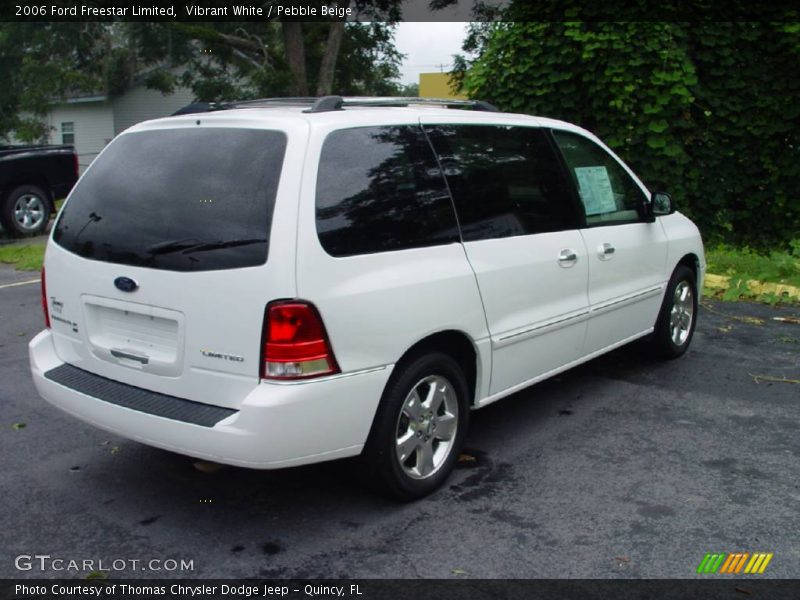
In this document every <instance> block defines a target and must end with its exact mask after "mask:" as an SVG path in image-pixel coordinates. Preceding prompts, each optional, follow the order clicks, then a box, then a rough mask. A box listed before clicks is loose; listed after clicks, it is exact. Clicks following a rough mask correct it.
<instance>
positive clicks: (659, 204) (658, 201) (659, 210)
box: [650, 192, 675, 217]
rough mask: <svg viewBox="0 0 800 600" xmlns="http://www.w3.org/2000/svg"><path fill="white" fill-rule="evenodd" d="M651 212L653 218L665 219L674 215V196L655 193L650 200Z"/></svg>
mask: <svg viewBox="0 0 800 600" xmlns="http://www.w3.org/2000/svg"><path fill="white" fill-rule="evenodd" d="M650 211H651V214H652V216H653V217H663V216H664V215H671V214H672V213H674V212H675V206H674V205H673V204H672V196H670V195H669V194H667V193H666V192H653V197H652V198H650Z"/></svg>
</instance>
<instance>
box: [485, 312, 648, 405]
mask: <svg viewBox="0 0 800 600" xmlns="http://www.w3.org/2000/svg"><path fill="white" fill-rule="evenodd" d="M652 332H653V327H649V328H647V329H645V330H644V331H641V332H639V333H637V334H634V335H632V336H630V337H627V338H625V339H624V340H620V341H619V342H616V343H615V344H611V345H609V346H606V347H605V348H601V349H600V350H597V351H595V352H592V353H591V354H587V355H586V356H582V357H581V358H579V359H577V360H573V361H572V362H571V363H567V364H566V365H562V366H560V367H557V368H555V369H553V370H552V371H548V372H547V373H543V374H542V375H539V376H537V377H533V378H532V379H528V380H527V381H523V382H522V383H518V384H517V385H513V386H511V387H510V388H506V389H504V390H501V391H499V392H497V393H495V394H492V395H491V396H486V397H485V398H483V399H481V400H478V401H477V402H476V403H475V405H474V406H473V409H478V408H483V407H484V406H486V405H487V404H491V403H492V402H496V401H497V400H500V399H502V398H505V397H506V396H510V395H511V394H513V393H515V392H518V391H520V390H523V389H525V388H526V387H529V386H531V385H533V384H535V383H539V382H540V381H544V380H545V379H549V378H550V377H552V376H553V375H558V374H559V373H562V372H563V371H567V370H569V369H572V368H573V367H577V366H578V365H580V364H582V363H585V362H588V361H590V360H592V359H593V358H597V357H598V356H600V355H601V354H605V353H606V352H610V351H611V350H613V349H615V348H619V347H620V346H624V345H625V344H627V343H629V342H632V341H633V340H636V339H638V338H640V337H644V336H646V335H649V334H651V333H652Z"/></svg>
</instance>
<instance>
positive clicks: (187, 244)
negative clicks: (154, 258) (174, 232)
mask: <svg viewBox="0 0 800 600" xmlns="http://www.w3.org/2000/svg"><path fill="white" fill-rule="evenodd" d="M207 243H208V242H207V241H206V240H200V239H197V238H183V239H180V240H169V241H167V242H159V243H157V244H153V245H152V246H150V247H149V248H147V250H145V252H147V253H148V254H169V253H170V252H180V251H181V250H187V249H189V248H194V247H196V246H199V245H203V244H207Z"/></svg>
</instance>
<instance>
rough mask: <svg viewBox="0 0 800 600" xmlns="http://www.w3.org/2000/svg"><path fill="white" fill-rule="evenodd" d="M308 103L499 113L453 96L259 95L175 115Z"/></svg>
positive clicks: (197, 105)
mask: <svg viewBox="0 0 800 600" xmlns="http://www.w3.org/2000/svg"><path fill="white" fill-rule="evenodd" d="M298 105H299V106H305V105H310V107H309V108H307V109H306V110H304V111H303V112H306V113H320V112H332V111H335V110H342V109H343V108H346V107H348V106H384V107H386V106H444V107H447V108H469V109H472V110H482V111H487V112H499V110H498V109H497V107H496V106H494V105H492V104H489V103H488V102H484V101H483V100H456V99H454V98H413V97H405V96H396V97H377V96H374V97H373V96H358V97H349V98H344V97H342V96H321V97H319V98H314V97H309V96H298V97H290V98H257V99H255V100H235V101H232V102H193V103H191V104H188V105H186V106H184V107H183V108H180V109H178V110H176V111H175V112H174V113H172V114H173V116H175V115H189V114H195V113H202V112H212V111H217V110H228V109H232V108H248V107H250V108H257V107H259V106H298Z"/></svg>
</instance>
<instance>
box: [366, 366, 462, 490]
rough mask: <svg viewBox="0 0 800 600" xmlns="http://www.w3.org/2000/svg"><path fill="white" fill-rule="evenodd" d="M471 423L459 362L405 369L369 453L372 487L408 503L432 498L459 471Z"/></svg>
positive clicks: (378, 418)
mask: <svg viewBox="0 0 800 600" xmlns="http://www.w3.org/2000/svg"><path fill="white" fill-rule="evenodd" d="M468 422H469V390H468V387H467V382H466V379H465V377H464V373H463V371H462V369H461V367H460V366H459V365H458V363H457V362H456V361H455V360H453V358H451V357H450V356H448V355H446V354H443V353H441V352H431V353H429V354H424V355H422V356H419V357H418V358H415V359H413V360H412V361H411V362H410V363H408V364H406V365H404V366H400V367H399V368H398V369H397V370H396V371H395V373H394V374H393V375H392V377H391V379H390V380H389V383H388V384H387V386H386V389H385V390H384V393H383V397H382V398H381V402H380V405H379V407H378V412H377V414H376V415H375V421H374V423H373V426H372V431H371V432H370V436H369V439H368V440H367V444H366V446H365V449H364V454H363V458H364V460H365V462H366V464H367V468H368V469H367V470H368V473H369V474H370V475H372V477H371V481H372V482H375V483H378V484H379V486H380V487H381V488H382V489H383V490H384V491H387V492H389V493H390V494H391V495H393V496H395V497H396V498H399V499H402V500H414V499H417V498H422V497H423V496H427V495H428V494H430V493H431V492H433V491H434V490H436V489H437V488H438V487H439V486H441V485H442V483H444V481H445V480H446V479H447V477H448V476H449V475H450V472H451V471H452V470H453V467H454V466H455V464H456V461H457V460H458V454H459V452H460V451H461V447H462V445H463V442H464V438H465V436H466V433H467V426H468Z"/></svg>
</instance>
